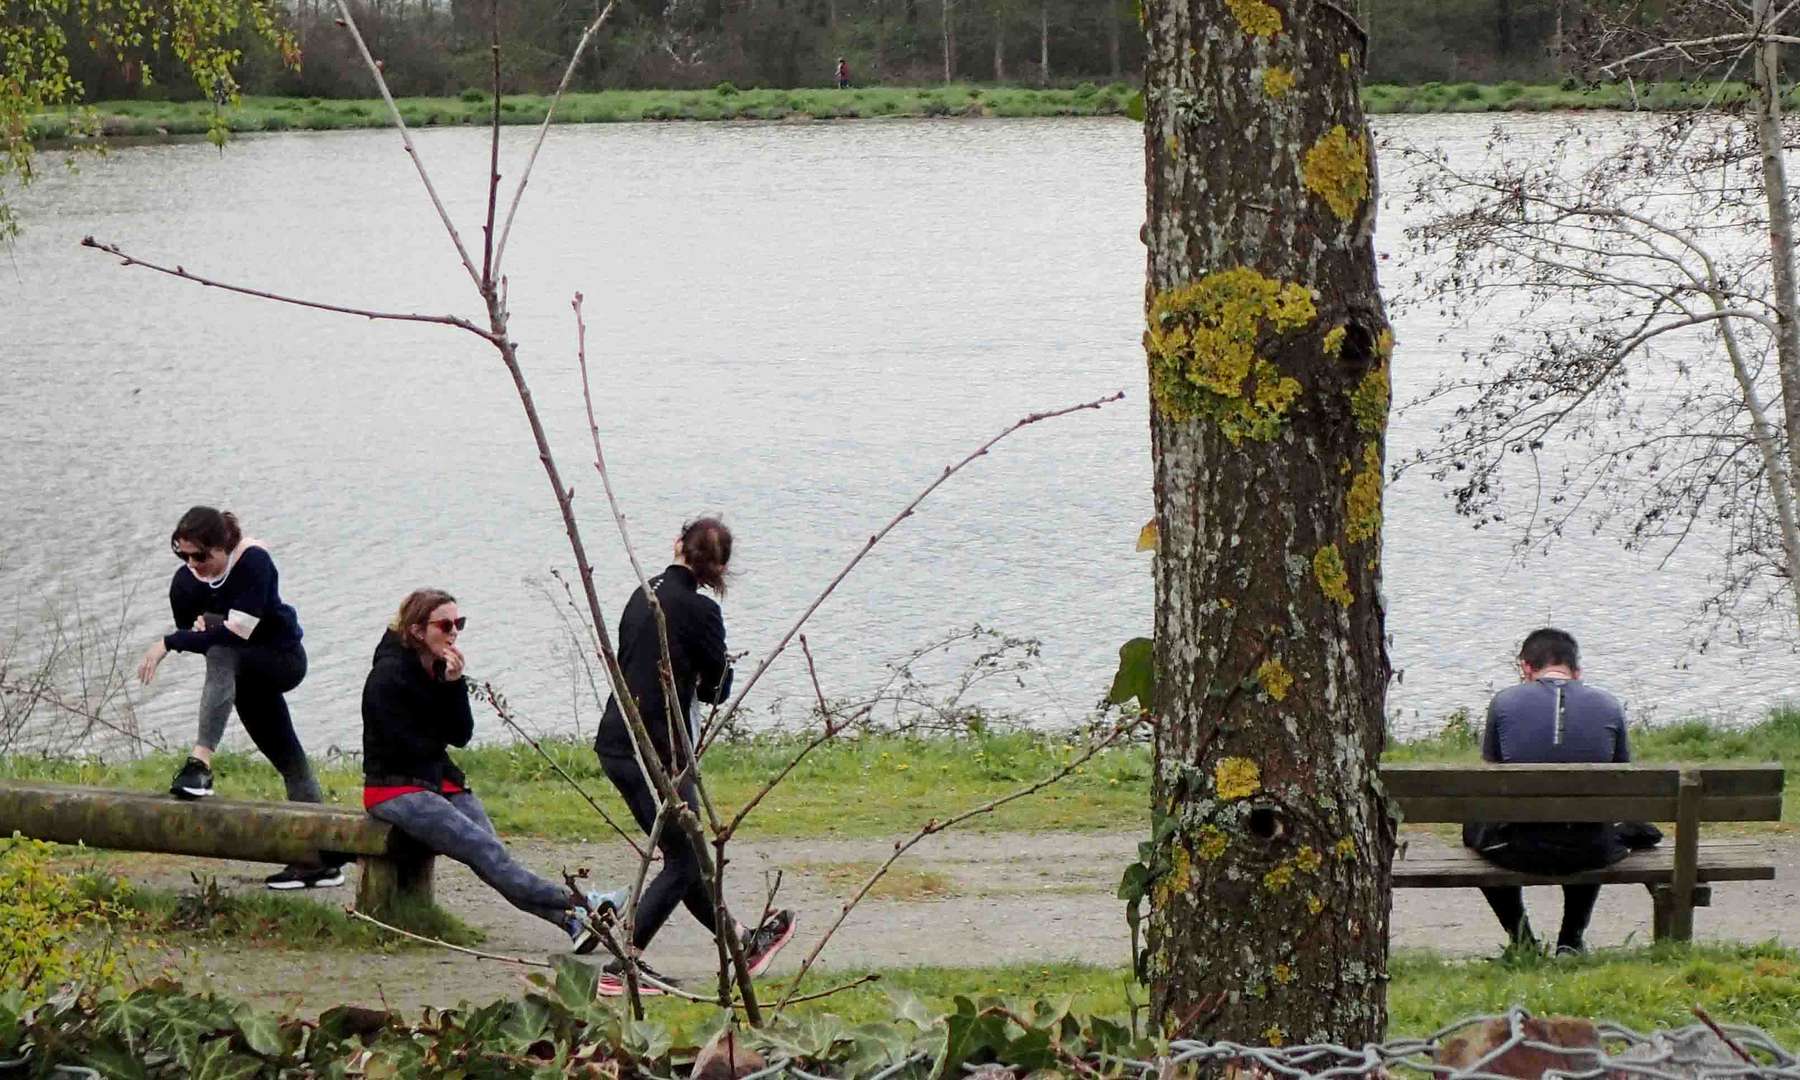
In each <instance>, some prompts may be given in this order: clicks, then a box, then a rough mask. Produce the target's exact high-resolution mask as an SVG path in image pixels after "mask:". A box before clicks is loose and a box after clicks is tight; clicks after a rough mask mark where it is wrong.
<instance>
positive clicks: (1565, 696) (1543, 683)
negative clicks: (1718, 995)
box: [1463, 627, 1631, 956]
mask: <svg viewBox="0 0 1800 1080" xmlns="http://www.w3.org/2000/svg"><path fill="white" fill-rule="evenodd" d="M1519 680H1520V681H1519V685H1517V686H1509V687H1507V688H1506V689H1505V690H1502V691H1500V692H1499V693H1498V694H1495V695H1494V699H1493V700H1492V701H1490V702H1489V703H1488V715H1487V726H1486V728H1485V729H1484V730H1483V731H1482V733H1481V756H1482V758H1483V759H1484V760H1486V761H1492V762H1504V763H1508V764H1512V763H1520V762H1546V763H1558V762H1624V761H1630V760H1631V748H1630V746H1629V745H1628V744H1627V742H1626V736H1625V710H1624V708H1623V707H1622V706H1620V704H1619V700H1618V699H1617V698H1615V697H1613V696H1612V695H1611V694H1609V693H1607V692H1606V691H1604V690H1601V689H1598V688H1597V687H1592V686H1588V685H1587V684H1586V683H1583V682H1582V681H1581V657H1580V653H1579V651H1578V650H1577V648H1576V645H1575V639H1574V638H1573V637H1571V636H1570V635H1569V634H1567V633H1564V632H1563V631H1561V630H1555V629H1551V628H1549V627H1545V628H1544V629H1541V630H1533V631H1532V632H1531V633H1530V634H1529V635H1527V636H1526V638H1525V642H1524V644H1522V645H1520V646H1519ZM1463 843H1464V844H1466V845H1468V846H1469V847H1472V848H1474V849H1475V850H1476V851H1478V852H1480V853H1481V855H1482V857H1483V858H1485V859H1487V860H1488V861H1489V862H1492V863H1495V864H1496V865H1499V866H1504V867H1506V868H1507V869H1509V870H1518V871H1522V872H1526V873H1538V874H1573V873H1579V872H1581V871H1583V870H1597V869H1599V868H1601V867H1603V866H1610V865H1612V864H1613V863H1615V862H1618V861H1619V860H1620V859H1622V858H1624V857H1625V855H1626V853H1627V849H1626V848H1625V846H1624V845H1623V844H1621V843H1620V842H1619V840H1618V837H1617V833H1616V830H1615V828H1614V826H1613V825H1612V823H1610V822H1571V823H1566V824H1565V823H1524V822H1519V823H1510V824H1508V823H1501V824H1469V825H1464V826H1463ZM1562 890H1563V920H1562V930H1561V931H1560V932H1559V933H1558V934H1557V935H1556V953H1557V955H1558V956H1564V955H1578V954H1580V953H1582V952H1585V951H1586V945H1585V943H1584V942H1583V941H1582V936H1583V935H1584V934H1586V932H1587V925H1588V919H1589V918H1590V917H1592V915H1593V913H1594V903H1595V901H1597V900H1598V899H1599V898H1600V886H1598V885H1564V886H1563V887H1562ZM1481 892H1482V895H1484V896H1486V897H1487V902H1488V906H1489V907H1491V908H1493V909H1494V914H1495V915H1497V916H1499V918H1500V925H1501V926H1502V927H1504V928H1505V929H1506V933H1507V936H1508V937H1510V938H1511V939H1512V940H1513V941H1514V942H1515V943H1518V944H1522V945H1525V946H1527V947H1529V948H1535V947H1536V939H1534V938H1533V937H1532V934H1531V923H1530V921H1529V920H1528V919H1527V918H1526V917H1525V898H1524V890H1523V889H1521V888H1519V887H1518V886H1517V885H1508V886H1487V887H1483V888H1482V890H1481Z"/></svg>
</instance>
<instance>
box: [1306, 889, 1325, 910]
mask: <svg viewBox="0 0 1800 1080" xmlns="http://www.w3.org/2000/svg"><path fill="white" fill-rule="evenodd" d="M1324 910H1325V901H1323V900H1321V899H1319V894H1318V893H1307V894H1306V911H1307V914H1309V915H1317V914H1318V913H1319V912H1321V911H1324Z"/></svg>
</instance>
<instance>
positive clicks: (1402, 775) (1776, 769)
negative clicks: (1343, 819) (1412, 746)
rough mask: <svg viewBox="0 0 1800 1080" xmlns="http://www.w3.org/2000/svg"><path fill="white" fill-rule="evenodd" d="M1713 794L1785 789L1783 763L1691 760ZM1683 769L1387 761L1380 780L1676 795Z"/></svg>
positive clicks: (1511, 793) (1495, 790) (1459, 787)
mask: <svg viewBox="0 0 1800 1080" xmlns="http://www.w3.org/2000/svg"><path fill="white" fill-rule="evenodd" d="M1689 769H1690V771H1692V772H1695V773H1698V774H1699V776H1700V780H1701V787H1702V790H1704V791H1705V792H1706V793H1707V795H1709V796H1758V795H1761V796H1776V797H1779V796H1780V795H1781V789H1782V785H1783V782H1784V781H1785V779H1786V773H1785V770H1784V769H1783V768H1782V766H1781V765H1779V764H1776V763H1768V764H1762V765H1703V766H1690V767H1689ZM1681 772H1682V769H1681V768H1680V767H1679V766H1674V765H1642V764H1629V765H1613V764H1594V765H1587V764H1566V765H1485V764H1484V765H1383V766H1382V767H1381V781H1382V784H1383V785H1384V786H1385V787H1386V788H1387V790H1388V793H1389V794H1390V795H1394V796H1396V797H1398V798H1400V799H1402V800H1404V799H1406V798H1408V797H1431V796H1443V795H1459V796H1481V795H1489V796H1505V797H1512V798H1526V797H1530V798H1536V797H1539V796H1551V795H1580V796H1587V797H1590V798H1625V797H1644V796H1666V797H1667V798H1669V799H1670V800H1673V799H1674V798H1675V795H1676V792H1677V790H1678V789H1679V786H1680V783H1681Z"/></svg>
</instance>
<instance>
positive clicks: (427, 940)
mask: <svg viewBox="0 0 1800 1080" xmlns="http://www.w3.org/2000/svg"><path fill="white" fill-rule="evenodd" d="M344 914H346V915H348V916H350V917H351V918H352V919H360V920H361V921H363V922H366V923H370V924H372V925H375V926H379V927H381V928H382V929H383V930H386V931H387V932H388V933H390V934H399V935H400V936H401V937H403V938H411V939H412V940H413V941H417V942H421V943H423V944H426V945H436V946H437V947H438V948H440V949H449V950H450V951H451V952H459V953H462V954H463V955H464V956H473V957H475V958H476V959H477V960H498V961H500V962H501V963H503V964H518V965H519V966H520V967H534V968H548V967H550V966H551V965H550V964H547V963H545V962H544V961H542V960H527V959H525V958H524V957H523V956H501V955H500V954H499V953H490V952H482V951H481V950H479V949H467V948H464V947H463V946H461V945H452V944H450V943H449V942H448V941H440V940H438V939H437V938H434V937H426V936H425V935H424V934H415V933H413V932H412V931H411V930H402V929H400V928H399V927H398V926H392V925H389V924H388V923H384V922H382V921H381V920H380V919H377V918H376V917H375V916H373V915H366V914H364V913H363V912H360V911H358V910H356V909H355V908H353V907H351V906H350V905H349V904H345V905H344Z"/></svg>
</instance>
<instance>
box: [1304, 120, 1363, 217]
mask: <svg viewBox="0 0 1800 1080" xmlns="http://www.w3.org/2000/svg"><path fill="white" fill-rule="evenodd" d="M1300 179H1301V181H1302V182H1303V183H1305V184H1306V190H1308V191H1310V192H1312V193H1313V194H1315V195H1317V196H1319V197H1320V198H1321V199H1324V200H1325V205H1326V206H1329V207H1331V212H1332V213H1333V214H1336V215H1337V217H1338V220H1339V221H1349V220H1350V219H1351V218H1353V217H1355V216H1356V211H1357V208H1358V207H1360V206H1361V205H1362V204H1363V200H1364V199H1367V198H1368V197H1369V144H1368V141H1367V140H1365V139H1363V138H1362V137H1361V136H1360V135H1359V136H1355V137H1352V136H1351V134H1350V132H1349V131H1347V130H1345V128H1344V125H1342V124H1338V125H1337V126H1335V127H1333V128H1332V129H1331V130H1330V131H1328V132H1326V133H1325V134H1324V135H1323V136H1321V137H1320V139H1319V141H1318V142H1316V143H1313V144H1312V147H1311V148H1310V149H1308V150H1307V151H1306V158H1305V159H1304V160H1303V161H1302V162H1301V163H1300Z"/></svg>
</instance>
